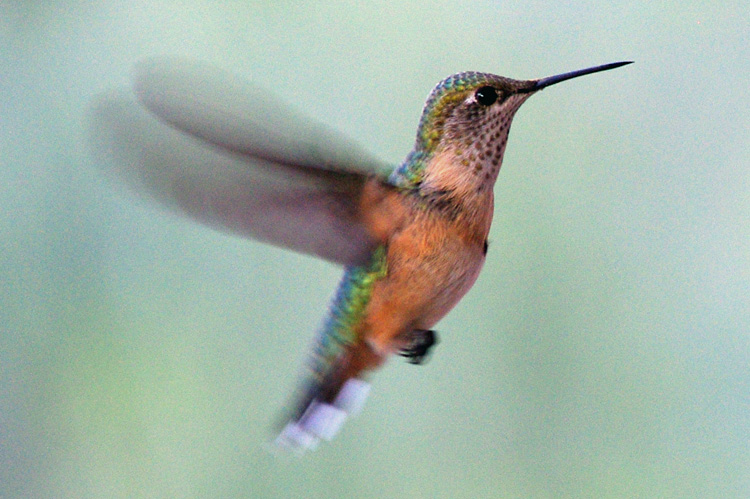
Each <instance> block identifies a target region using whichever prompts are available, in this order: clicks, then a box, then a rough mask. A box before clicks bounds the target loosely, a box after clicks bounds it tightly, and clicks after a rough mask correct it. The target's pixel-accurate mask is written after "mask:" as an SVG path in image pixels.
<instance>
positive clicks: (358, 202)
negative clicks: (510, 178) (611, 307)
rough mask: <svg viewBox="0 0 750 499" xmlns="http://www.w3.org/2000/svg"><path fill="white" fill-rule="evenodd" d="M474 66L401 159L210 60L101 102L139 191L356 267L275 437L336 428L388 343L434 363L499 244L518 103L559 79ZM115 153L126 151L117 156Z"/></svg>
mask: <svg viewBox="0 0 750 499" xmlns="http://www.w3.org/2000/svg"><path fill="white" fill-rule="evenodd" d="M629 63H630V62H617V63H612V64H606V65H602V66H596V67H592V68H588V69H583V70H579V71H574V72H571V73H565V74H561V75H556V76H551V77H547V78H541V79H536V80H513V79H510V78H506V77H502V76H497V75H494V74H489V73H478V72H464V73H458V74H454V75H452V76H449V77H448V78H446V79H444V80H443V81H441V82H440V83H439V84H438V85H437V86H436V87H435V88H434V89H433V90H432V92H431V93H430V94H429V97H428V98H427V102H426V104H425V106H424V110H423V112H422V117H421V119H420V121H419V126H418V128H417V137H416V141H415V144H414V148H413V149H412V151H411V152H410V153H409V154H408V155H407V156H406V159H405V160H404V161H403V162H402V163H401V164H400V165H399V166H397V167H393V166H391V165H388V164H385V163H383V162H381V161H379V160H377V159H374V158H372V157H371V156H370V155H369V154H367V153H366V152H365V151H364V150H362V149H361V148H359V147H358V146H356V145H354V144H353V143H351V142H350V141H348V140H347V139H346V138H344V137H342V136H340V135H339V134H337V133H335V132H333V131H331V130H329V129H326V128H325V127H323V126H321V125H318V124H314V123H311V122H310V120H308V119H306V118H303V117H301V116H298V115H297V114H295V113H293V112H291V111H289V110H288V109H287V108H286V107H285V106H284V105H283V104H281V103H279V102H277V101H276V100H274V98H273V97H272V96H271V95H270V94H269V93H268V92H265V91H263V90H259V89H257V88H255V87H253V86H252V85H250V84H248V83H245V82H243V81H241V80H240V79H238V78H236V77H234V76H232V75H231V74H228V73H225V72H223V71H221V70H219V69H216V68H213V67H211V66H209V65H206V64H201V63H193V62H186V61H180V60H172V59H161V60H152V61H149V62H145V63H142V64H141V65H139V66H138V67H137V71H136V77H135V84H134V95H135V98H136V99H135V101H134V100H133V98H132V96H131V95H127V94H122V93H115V94H109V95H106V96H103V97H102V98H101V99H99V100H98V101H97V103H96V104H95V106H94V112H93V120H92V134H93V141H94V145H95V149H96V151H97V153H98V156H99V157H100V158H102V159H107V160H110V161H108V163H109V164H114V165H115V170H116V172H117V173H118V174H119V176H121V177H122V178H124V179H125V180H126V181H127V183H129V184H130V185H131V186H132V187H134V188H135V189H136V190H137V191H139V192H145V193H147V194H148V195H150V196H151V197H153V198H154V199H156V200H157V201H159V202H161V203H162V204H164V205H166V206H169V207H171V208H173V209H175V210H176V211H178V212H181V213H184V214H187V215H189V216H190V217H193V218H195V219H197V220H198V221H200V222H203V223H205V224H208V225H210V226H213V227H216V228H222V229H225V230H229V231H231V232H234V233H237V234H241V235H243V236H247V237H250V238H254V239H257V240H260V241H264V242H268V243H271V244H275V245H278V246H281V247H284V248H288V249H292V250H295V251H299V252H302V253H307V254H311V255H316V256H318V257H321V258H324V259H326V260H329V261H331V262H335V263H338V264H341V265H344V266H345V270H344V276H343V278H342V280H341V283H340V285H339V287H338V290H337V291H336V293H335V295H334V298H333V301H332V303H331V306H330V310H329V312H328V316H327V317H326V319H325V321H324V324H323V326H322V328H321V329H320V331H319V333H318V335H317V339H316V341H315V343H314V345H313V349H312V353H311V355H310V361H309V366H308V367H309V369H308V374H307V375H306V377H305V380H304V383H303V384H302V387H301V389H300V392H299V394H298V398H297V402H296V404H295V405H294V408H293V410H292V411H291V412H290V414H289V416H288V418H287V419H286V420H285V424H284V425H283V427H282V429H281V431H280V434H279V436H278V438H277V439H276V443H277V444H278V445H280V446H282V447H289V448H292V449H297V450H305V449H310V448H314V447H315V446H316V445H317V444H318V442H319V441H320V440H321V439H323V440H329V439H331V438H332V437H333V436H334V435H335V434H336V432H337V431H338V429H339V427H340V426H341V424H342V423H343V422H344V420H345V419H346V417H347V416H348V415H351V414H354V413H356V412H357V411H358V410H359V408H360V407H361V405H362V403H363V402H364V399H365V398H366V397H367V394H368V391H369V389H370V385H369V383H368V381H367V377H368V374H369V373H370V372H371V371H373V370H375V369H376V368H378V367H379V366H380V365H381V364H382V363H383V362H384V361H385V360H386V359H387V358H388V357H389V356H390V355H391V354H399V355H402V356H404V357H406V358H407V359H408V360H409V361H410V362H412V363H414V364H419V363H421V362H422V361H423V360H424V359H425V358H426V357H427V355H428V354H429V352H430V349H431V348H432V347H433V346H434V345H435V343H436V342H437V335H436V333H435V332H434V330H433V329H432V328H433V327H434V326H435V324H436V323H437V322H438V321H439V320H440V319H441V318H442V317H443V316H445V314H447V313H448V311H450V310H451V309H452V308H453V307H454V306H455V305H456V303H457V302H458V301H459V300H460V299H461V298H462V297H463V296H464V294H466V292H467V291H468V290H469V289H470V288H471V286H472V285H473V284H474V281H475V280H476V279H477V276H478V275H479V272H480V270H481V269H482V266H483V264H484V261H485V256H486V254H487V236H488V233H489V230H490V224H491V223H492V215H493V186H494V184H495V180H496V178H497V175H498V172H499V171H500V165H501V163H502V160H503V153H504V151H505V146H506V142H507V139H508V132H509V131H510V125H511V121H512V119H513V116H514V115H515V113H516V111H517V110H518V109H519V107H520V106H521V104H523V103H524V102H525V101H526V99H528V98H529V97H530V96H531V95H533V94H534V93H535V92H537V91H539V90H542V89H543V88H546V87H548V86H550V85H553V84H555V83H558V82H561V81H564V80H568V79H571V78H575V77H578V76H583V75H587V74H591V73H596V72H599V71H605V70H609V69H614V68H617V67H620V66H623V65H625V64H629ZM111 160H114V161H111Z"/></svg>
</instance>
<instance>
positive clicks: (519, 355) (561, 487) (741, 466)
mask: <svg viewBox="0 0 750 499" xmlns="http://www.w3.org/2000/svg"><path fill="white" fill-rule="evenodd" d="M748 12H749V11H748V8H747V4H746V2H744V1H727V2H697V1H692V2H649V1H641V2H635V3H623V5H622V6H613V7H606V6H602V3H601V2H572V3H571V2H540V1H528V0H527V1H523V2H521V1H512V2H511V1H503V2H475V3H471V2H443V3H437V4H427V3H422V2H404V1H398V2H392V3H386V2H378V1H370V2H351V3H336V4H328V3H326V4H322V2H321V3H319V2H310V3H309V4H308V5H302V4H301V3H298V2H285V1H272V2H271V1H269V2H265V3H260V2H249V1H233V2H229V1H224V2H216V1H208V0H204V1H198V0H194V1H189V0H186V1H182V2H150V1H142V0H139V1H132V2H102V3H92V2H74V1H70V0H66V1H60V0H55V1H45V2H22V1H18V0H16V1H14V0H4V1H3V3H2V6H1V7H0V37H1V39H0V63H1V65H0V124H1V125H0V126H1V129H0V130H1V131H0V162H1V166H2V167H1V168H0V210H1V211H0V213H1V214H0V231H1V233H0V234H1V237H0V289H1V290H2V292H1V293H0V331H1V334H0V496H2V497H138V496H141V497H145V496H149V497H321V498H322V497H378V498H380V497H386V498H399V497H446V498H448V497H451V498H453V497H467V498H475V497H633V496H641V497H748V496H750V339H749V338H750V336H749V332H750V168H748V167H749V166H750V160H749V158H750V140H749V139H750V132H749V131H750V119H748V115H749V113H748V100H749V99H750V92H749V91H748V84H749V83H750V82H749V78H748V76H749V74H750V72H749V71H748V67H749V65H750V63H748V61H750V51H749V50H748V47H749V44H748V38H749V35H750V21H749V18H750V15H749V14H748ZM159 54H179V55H183V56H188V57H191V58H195V59H199V60H205V61H209V62H212V63H214V64H215V65H218V66H220V67H224V68H226V69H229V70H231V71H233V72H235V73H238V74H241V75H244V76H246V77H247V78H249V79H252V80H254V81H256V82H257V83H260V84H261V85H264V86H266V87H269V88H273V90H274V91H275V92H276V93H278V94H280V95H282V96H283V97H284V98H285V99H286V100H287V101H289V102H292V103H294V104H296V105H297V106H299V107H301V108H303V109H304V110H305V111H307V112H308V114H310V115H312V116H316V117H318V118H320V119H322V120H324V121H325V122H327V123H329V124H330V125H332V126H334V127H336V128H338V129H340V130H343V131H345V132H347V133H348V134H349V135H351V136H352V137H353V138H355V139H356V140H358V141H360V142H362V143H364V144H366V145H368V146H369V148H370V149H371V150H372V151H374V152H376V153H378V154H380V155H381V156H382V157H384V158H386V159H388V160H390V161H393V162H394V163H395V162H398V161H400V160H401V158H403V156H404V155H405V154H406V153H407V152H408V150H409V148H410V147H411V143H412V140H413V136H414V132H415V128H416V123H417V120H418V117H419V113H420V111H421V106H422V104H423V101H424V98H425V96H426V95H427V93H428V92H429V90H430V89H431V88H432V86H433V85H434V84H435V83H437V82H438V81H439V80H440V79H441V78H443V77H445V76H447V75H449V74H451V73H454V72H457V71H461V70H479V71H489V72H495V73H499V74H503V75H507V76H511V77H516V78H534V77H541V76H546V75H549V74H553V73H557V72H563V71H568V70H573V69H578V68H581V67H586V66H590V65H595V64H600V63H605V62H611V61H616V60H623V59H625V60H628V59H632V60H635V61H636V64H634V65H632V66H628V67H626V68H622V69H618V70H615V71H612V72H609V73H602V74H599V75H594V76H587V77H585V78H582V79H580V80H576V81H571V82H566V83H564V84H561V85H559V86H556V87H553V88H550V89H548V90H545V91H544V92H542V93H541V94H539V95H536V96H534V97H533V98H532V99H531V100H530V101H529V102H528V103H527V104H525V105H524V107H523V108H522V109H521V111H520V112H519V114H518V116H517V118H516V120H515V123H514V126H513V131H512V133H511V139H510V142H509V146H508V151H507V154H506V157H505V163H504V166H503V170H502V172H501V174H500V178H499V180H498V185H497V187H496V188H495V192H496V195H497V203H496V210H495V211H496V213H495V224H494V227H493V229H492V234H491V246H490V252H489V257H488V261H487V265H486V267H485V270H484V272H483V274H482V275H481V277H480V279H479V281H478V282H477V284H476V286H475V287H474V289H473V290H472V291H471V292H470V293H469V294H468V296H467V297H466V299H464V300H463V301H462V302H461V304H460V305H459V306H458V307H457V308H456V309H455V310H454V311H453V312H452V313H451V314H450V315H449V316H448V317H447V318H446V319H445V320H443V321H442V322H441V323H440V324H439V327H438V330H439V331H440V332H441V333H442V339H443V341H442V343H441V344H440V345H439V346H438V348H437V349H436V351H435V356H434V358H433V359H432V361H431V362H430V363H429V364H427V365H426V366H424V367H418V368H417V367H412V366H410V365H407V364H405V363H404V362H403V361H402V360H401V359H394V360H393V361H391V362H390V363H389V364H388V365H387V366H386V367H385V368H384V369H383V370H382V371H381V372H379V373H378V375H377V376H376V377H375V379H374V381H375V384H374V391H373V393H372V396H371V397H370V400H369V401H368V403H367V405H366V407H365V410H364V412H363V413H362V414H361V415H360V417H358V418H357V419H356V420H354V421H350V422H349V423H348V424H347V426H346V427H345V428H344V430H343V431H342V433H341V434H340V435H339V438H337V440H336V441H334V442H332V443H331V444H328V445H325V446H323V447H322V448H320V449H319V450H318V451H317V452H316V453H314V454H312V455H309V456H307V457H305V458H304V459H301V460H298V459H289V458H282V459H278V458H276V457H274V456H273V455H271V454H269V453H268V452H267V450H266V444H267V442H268V440H269V438H270V435H271V434H270V431H271V429H272V428H273V424H274V422H275V421H276V420H275V418H276V416H277V415H278V413H279V411H280V410H281V408H282V407H283V405H284V403H285V402H286V401H287V399H288V395H289V393H290V392H291V390H292V388H293V386H294V383H295V381H296V377H297V375H298V373H299V369H300V367H299V366H300V364H301V362H302V360H303V359H304V356H305V350H306V348H307V346H308V343H309V341H310V338H311V337H312V335H313V333H314V331H315V329H316V328H317V326H318V325H319V323H320V320H321V317H322V316H323V313H324V310H325V308H326V306H327V303H328V300H329V297H330V295H331V293H332V291H333V289H334V287H335V285H336V282H337V279H338V277H339V275H340V269H338V268H336V267H335V266H333V265H331V264H328V263H325V262H322V261H317V260H315V259H313V258H310V257H305V256H301V255H297V254H293V253H290V252H286V251H282V250H279V249H276V248H271V247H267V246H264V245H262V244H259V243H255V242H251V241H247V240H241V239H238V238H232V237H229V236H226V235H223V234H220V233H217V232H213V231H211V230H208V229H205V228H203V227H200V226H198V225H196V224H194V223H192V222H190V221H188V220H185V219H181V218H179V217H175V216H173V215H171V214H169V213H165V212H163V211H161V210H159V209H158V208H155V207H153V206H151V205H148V204H145V203H142V202H138V201H137V200H136V199H135V198H133V197H132V196H131V195H129V194H128V193H126V192H124V190H123V189H121V188H119V187H118V186H117V185H114V184H112V183H111V182H109V181H107V180H106V179H104V178H103V175H102V172H101V171H100V170H98V169H97V168H96V166H95V165H94V164H93V163H92V160H91V159H90V158H89V155H88V150H87V143H86V129H85V123H86V112H87V107H88V106H89V104H90V102H91V100H92V98H93V96H94V95H96V94H97V93H99V92H102V91H105V90H107V89H110V88H117V87H123V86H125V85H127V84H128V81H129V72H130V70H131V68H132V66H133V64H134V63H135V62H136V61H138V60H139V59H142V58H144V57H148V56H153V55H159Z"/></svg>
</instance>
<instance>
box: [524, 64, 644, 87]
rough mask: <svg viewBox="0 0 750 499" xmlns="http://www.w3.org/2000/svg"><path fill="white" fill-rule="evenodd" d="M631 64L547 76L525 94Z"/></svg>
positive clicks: (607, 65)
mask: <svg viewBox="0 0 750 499" xmlns="http://www.w3.org/2000/svg"><path fill="white" fill-rule="evenodd" d="M632 63H633V61H623V62H611V63H609V64H603V65H601V66H594V67H593V68H586V69H579V70H578V71H571V72H570V73H563V74H559V75H555V76H548V77H546V78H541V79H539V80H536V82H535V83H534V84H533V85H532V86H531V87H529V88H528V89H527V90H526V92H536V91H537V90H541V89H543V88H545V87H549V86H550V85H554V84H555V83H560V82H561V81H565V80H570V79H571V78H578V77H579V76H583V75H590V74H591V73H598V72H599V71H608V70H610V69H615V68H619V67H620V66H625V65H627V64H632Z"/></svg>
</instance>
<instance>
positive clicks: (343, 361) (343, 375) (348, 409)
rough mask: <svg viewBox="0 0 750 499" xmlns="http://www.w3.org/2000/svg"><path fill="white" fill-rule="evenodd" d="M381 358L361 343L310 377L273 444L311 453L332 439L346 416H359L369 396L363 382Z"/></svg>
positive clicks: (365, 384) (351, 347)
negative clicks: (326, 369) (367, 373)
mask: <svg viewBox="0 0 750 499" xmlns="http://www.w3.org/2000/svg"><path fill="white" fill-rule="evenodd" d="M380 362H381V359H380V357H379V356H378V355H376V354H375V353H374V352H373V351H372V349H371V348H370V347H369V346H367V345H366V344H364V343H359V344H357V345H352V346H350V347H348V348H347V349H346V350H345V354H343V355H342V356H340V357H339V358H338V359H337V361H336V362H334V363H333V365H331V366H330V368H329V370H328V373H327V374H326V375H325V376H322V377H317V376H311V377H309V378H308V380H307V385H306V387H305V390H303V391H302V396H301V397H299V399H298V401H299V402H298V405H297V406H296V410H295V411H294V412H293V413H292V417H291V418H290V419H289V420H288V422H287V423H286V425H285V426H284V428H283V429H282V430H281V432H280V434H279V436H278V438H277V439H276V441H275V443H276V444H277V446H279V447H281V448H286V449H292V450H296V451H298V452H300V453H302V452H304V451H305V450H313V449H315V448H316V447H317V445H318V443H319V442H320V440H331V439H332V438H333V437H334V436H335V435H336V434H337V433H338V431H339V430H340V429H341V426H342V425H343V424H344V422H345V421H346V419H347V418H348V417H349V416H354V415H356V414H358V413H359V411H360V410H361V409H362V406H363V405H364V403H365V400H366V399H367V396H368V394H369V393H370V383H368V382H367V381H365V380H364V379H363V376H364V375H365V373H366V372H367V371H369V370H370V369H372V368H373V367H376V366H377V365H378V364H380Z"/></svg>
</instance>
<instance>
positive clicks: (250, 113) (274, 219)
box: [91, 59, 388, 264]
mask: <svg viewBox="0 0 750 499" xmlns="http://www.w3.org/2000/svg"><path fill="white" fill-rule="evenodd" d="M135 94H136V97H137V101H136V100H135V99H133V97H132V96H131V95H129V94H124V93H111V94H108V95H105V96H103V97H101V98H100V99H98V101H97V102H96V103H95V105H94V108H93V113H92V120H91V134H92V142H93V146H94V151H95V153H96V154H97V156H98V159H100V160H102V161H103V162H104V163H105V164H107V165H108V166H111V167H112V170H113V171H114V172H115V173H116V174H117V175H118V176H119V177H121V178H123V179H125V181H126V182H127V183H128V184H129V185H130V186H131V187H133V188H134V189H135V190H136V191H137V192H142V193H147V194H148V195H149V196H150V197H152V198H154V199H156V200H157V201H159V202H160V203H162V204H163V205H166V206H168V207H170V208H172V209H174V210H176V211H178V212H181V213H183V214H187V215H189V216H191V217H193V218H195V219H197V220H198V221H200V222H203V223H205V224H207V225H209V226H212V227H216V228H221V229H225V230H229V231H230V232H233V233H236V234H240V235H242V236H246V237H252V238H254V239H258V240H261V241H265V242H268V243H271V244H275V245H278V246H282V247H285V248H289V249H292V250H295V251H299V252H302V253H307V254H312V255H316V256H319V257H322V258H325V259H327V260H330V261H333V262H337V263H341V264H362V263H363V262H366V261H367V259H368V256H369V254H370V252H371V251H372V250H373V249H374V247H375V246H376V243H375V241H373V240H372V238H371V236H370V235H369V233H368V232H367V230H366V229H365V227H364V226H363V225H362V223H361V219H360V214H359V211H358V202H357V201H358V199H359V196H360V195H361V192H362V189H363V187H364V185H365V182H367V181H368V179H370V178H372V177H377V178H380V179H385V178H386V175H387V170H388V166H387V165H385V164H383V163H381V162H379V161H378V160H375V159H373V158H372V157H371V156H370V155H368V154H367V153H366V152H364V151H363V150H362V149H360V148H359V147H358V146H356V145H355V144H353V143H351V142H350V141H348V140H347V139H346V138H344V137H342V136H340V135H339V134H337V133H335V132H333V131H331V130H328V129H326V128H325V127H323V126H321V125H319V124H315V123H311V122H310V120H308V119H305V118H302V117H301V116H299V115H297V114H295V113H294V112H292V111H290V110H289V109H288V108H286V107H285V106H284V105H283V104H281V103H279V102H277V101H275V100H274V99H273V98H272V97H271V96H270V95H269V94H268V93H266V92H263V91H261V90H258V89H256V88H255V87H253V86H251V85H249V84H248V83H245V82H243V81H240V80H239V79H237V78H236V77H234V76H232V75H231V74H229V73H225V72H223V71H221V70H218V69H216V68H213V67H211V66H208V65H205V64H196V63H188V62H184V61H178V60H170V59H162V60H154V61H149V62H147V63H143V64H141V65H139V66H138V68H137V74H136V79H135Z"/></svg>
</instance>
